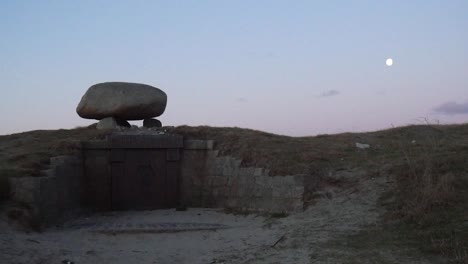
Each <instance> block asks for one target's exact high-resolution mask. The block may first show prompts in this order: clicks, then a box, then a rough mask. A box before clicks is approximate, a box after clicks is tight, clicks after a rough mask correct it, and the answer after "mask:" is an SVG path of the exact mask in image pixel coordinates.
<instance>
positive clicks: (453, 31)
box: [0, 0, 468, 135]
mask: <svg viewBox="0 0 468 264" xmlns="http://www.w3.org/2000/svg"><path fill="white" fill-rule="evenodd" d="M388 57H391V58H393V60H394V65H393V66H392V67H387V66H386V65H385V60H386V59H387V58H388ZM105 81H128V82H141V83H146V84H150V85H153V86H156V87H159V88H161V89H162V90H164V91H165V92H166V93H167V94H168V107H167V109H166V112H165V113H164V114H163V115H162V116H161V117H160V120H161V121H162V122H163V124H164V125H182V124H188V125H212V126H238V127H246V128H253V129H259V130H264V131H268V132H273V133H279V134H286V135H314V134H321V133H336V132H344V131H366V130H375V129H383V128H388V127H390V126H392V125H404V124H409V123H417V122H418V121H417V120H418V118H423V117H425V118H430V119H434V118H435V119H438V120H440V121H441V122H442V123H453V122H465V121H467V120H468V1H457V0H440V1H427V0H413V1H408V0H404V1H403V0H401V1H395V0H394V1H375V0H372V1H370V0H369V1H345V0H343V1H329V0H323V1H312V0H309V1H306V0H303V1H299V0H298V1H286V0H285V1H272V0H268V1H266V0H265V1H260V0H257V1H253V0H251V1H247V0H245V1H240V0H239V1H219V0H216V1H215V0H213V1H205V0H193V1H189V0H187V1H130V0H128V1H64V0H63V1H62V0H60V1H58V0H57V1H16V0H3V1H0V89H1V93H0V113H1V115H0V123H1V126H0V134H9V133H14V132H20V131H26V130H34V129H56V128H73V127H75V126H79V125H87V124H91V123H93V122H94V121H93V120H85V119H81V118H80V117H79V116H78V115H77V114H76V112H75V108H76V105H77V104H78V102H79V100H80V98H81V96H82V95H83V93H84V92H85V91H86V89H87V88H88V87H89V86H91V85H92V84H95V83H98V82H105Z"/></svg>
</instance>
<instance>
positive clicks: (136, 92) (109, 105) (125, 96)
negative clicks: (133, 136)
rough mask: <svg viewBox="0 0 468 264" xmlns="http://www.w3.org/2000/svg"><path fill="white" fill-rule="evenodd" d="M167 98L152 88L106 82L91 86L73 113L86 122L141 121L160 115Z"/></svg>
mask: <svg viewBox="0 0 468 264" xmlns="http://www.w3.org/2000/svg"><path fill="white" fill-rule="evenodd" d="M166 104H167V95H166V93H165V92H163V91H161V90H159V89H158V88H156V87H152V86H149V85H146V84H140V83H126V82H106V83H99V84H95V85H93V86H91V87H90V88H89V89H88V91H86V93H85V94H84V95H83V97H82V98H81V101H80V103H79V104H78V107H77V108H76V112H77V113H78V115H79V116H81V117H83V118H87V119H97V120H100V119H103V118H106V117H115V118H120V119H124V120H142V119H146V118H152V117H157V116H160V115H162V114H163V113H164V110H165V109H166Z"/></svg>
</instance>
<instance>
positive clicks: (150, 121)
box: [143, 118, 162, 128]
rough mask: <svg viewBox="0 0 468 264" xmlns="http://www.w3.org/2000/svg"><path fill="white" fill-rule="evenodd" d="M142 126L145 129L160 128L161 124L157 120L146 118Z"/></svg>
mask: <svg viewBox="0 0 468 264" xmlns="http://www.w3.org/2000/svg"><path fill="white" fill-rule="evenodd" d="M143 126H144V127H146V128H153V127H162V123H161V121H159V120H158V119H154V118H147V119H145V120H143Z"/></svg>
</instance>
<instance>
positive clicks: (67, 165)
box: [10, 156, 83, 225]
mask: <svg viewBox="0 0 468 264" xmlns="http://www.w3.org/2000/svg"><path fill="white" fill-rule="evenodd" d="M82 167H83V166H82V161H81V157H79V156H60V157H55V158H51V164H50V169H48V170H46V171H43V172H44V174H45V176H42V177H21V178H11V179H10V184H11V198H12V200H13V201H16V202H19V203H22V204H25V205H27V206H28V207H30V208H31V210H32V213H33V215H34V216H35V218H36V219H35V221H37V222H38V224H39V225H42V224H44V223H56V222H57V220H58V219H60V218H61V217H63V216H65V215H67V213H71V212H73V211H75V210H77V209H79V208H80V205H81V199H82V191H83V170H82Z"/></svg>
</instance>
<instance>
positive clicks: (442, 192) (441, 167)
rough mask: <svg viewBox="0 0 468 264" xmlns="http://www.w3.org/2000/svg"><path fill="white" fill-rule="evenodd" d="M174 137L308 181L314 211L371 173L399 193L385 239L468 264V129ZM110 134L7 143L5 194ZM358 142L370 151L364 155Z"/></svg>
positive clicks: (46, 134)
mask: <svg viewBox="0 0 468 264" xmlns="http://www.w3.org/2000/svg"><path fill="white" fill-rule="evenodd" d="M169 132H171V133H177V134H181V135H183V136H184V137H186V138H195V139H213V140H215V142H216V145H215V148H216V149H218V150H219V151H220V154H221V155H232V156H234V157H237V158H240V159H242V160H243V165H245V166H258V167H265V168H269V169H270V170H271V171H270V175H280V176H281V175H291V174H305V175H306V182H305V184H306V192H307V193H306V197H304V199H305V202H307V203H308V204H310V205H312V204H314V203H315V202H316V201H317V200H318V199H323V195H321V191H322V190H325V189H327V188H335V189H336V190H352V188H357V187H356V186H358V185H357V183H356V181H357V180H356V177H350V178H346V177H335V176H334V175H336V174H339V172H350V173H352V172H353V171H357V170H359V171H364V173H363V174H362V176H359V177H365V178H366V179H374V178H385V179H387V182H389V184H390V185H391V188H390V189H389V190H386V191H384V192H381V193H379V194H378V195H379V197H380V198H379V201H380V203H379V204H380V206H381V207H382V208H383V209H384V210H385V211H386V213H384V214H382V215H381V216H380V221H381V229H379V231H378V234H382V237H383V238H384V239H385V240H386V241H393V242H394V243H410V244H412V245H416V246H417V247H418V248H420V249H421V250H422V251H423V252H426V253H431V254H432V253H436V254H439V255H444V256H447V257H449V258H450V259H452V260H454V261H458V263H466V261H467V259H468V257H467V256H468V253H467V252H468V248H467V246H468V214H467V212H468V124H464V125H449V126H441V125H420V126H407V127H400V128H392V129H388V130H382V131H376V132H369V133H344V134H337V135H319V136H315V137H287V136H278V135H274V134H270V133H265V132H261V131H255V130H250V129H241V128H215V127H205V126H201V127H189V126H180V127H174V128H169ZM106 134H107V132H100V131H97V130H95V129H93V128H78V129H72V130H56V131H31V132H25V133H20V134H14V135H8V136H0V187H1V188H0V189H1V191H0V193H1V192H3V196H5V194H6V192H7V188H6V187H5V186H6V184H5V183H6V179H7V178H8V177H20V176H23V175H27V176H29V175H33V176H38V175H39V174H40V170H41V169H44V168H46V167H47V163H48V160H49V158H50V157H52V156H57V155H62V154H68V153H72V152H73V151H76V150H77V148H78V146H79V142H80V141H81V140H87V139H94V138H103V137H105V135H106ZM356 143H362V144H369V145H370V148H368V149H360V148H357V147H356ZM371 237H373V238H372V239H373V240H372V241H374V240H375V237H376V233H375V231H367V232H364V233H360V234H357V235H356V237H354V239H357V240H359V241H361V243H362V244H363V245H366V243H368V241H369V239H370V238H371ZM377 237H379V236H377ZM374 242H375V241H374ZM374 242H373V243H374ZM381 242H382V243H384V241H381ZM361 246H362V245H361ZM463 261H465V262H463Z"/></svg>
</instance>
